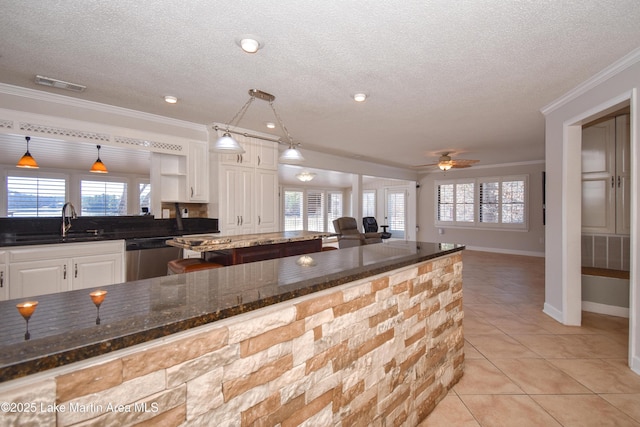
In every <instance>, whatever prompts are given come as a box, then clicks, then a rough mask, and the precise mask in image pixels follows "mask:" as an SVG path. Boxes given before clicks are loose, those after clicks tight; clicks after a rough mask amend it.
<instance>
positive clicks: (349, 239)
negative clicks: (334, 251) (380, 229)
mask: <svg viewBox="0 0 640 427" xmlns="http://www.w3.org/2000/svg"><path fill="white" fill-rule="evenodd" d="M333 228H334V229H335V230H336V233H337V234H338V246H339V247H340V248H349V247H352V246H360V245H368V244H371V243H381V242H382V237H381V233H361V232H360V230H359V229H358V222H357V221H356V219H355V218H352V217H348V216H343V217H341V218H338V219H335V220H333Z"/></svg>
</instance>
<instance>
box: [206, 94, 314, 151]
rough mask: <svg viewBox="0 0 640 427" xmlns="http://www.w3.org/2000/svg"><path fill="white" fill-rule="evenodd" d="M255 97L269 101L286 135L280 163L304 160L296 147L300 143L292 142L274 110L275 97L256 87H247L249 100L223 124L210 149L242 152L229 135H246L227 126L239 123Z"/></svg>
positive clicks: (234, 125)
mask: <svg viewBox="0 0 640 427" xmlns="http://www.w3.org/2000/svg"><path fill="white" fill-rule="evenodd" d="M256 98H258V99H261V100H263V101H267V102H269V106H270V107H271V110H272V111H273V114H274V116H275V117H276V121H277V122H278V124H279V125H280V127H281V128H282V130H283V131H284V133H285V135H286V139H287V142H286V143H287V144H288V145H289V148H287V149H286V150H285V151H284V152H283V153H282V155H281V156H280V158H279V161H280V163H288V164H299V163H302V162H304V157H302V154H300V151H299V150H298V149H297V148H296V147H297V146H299V145H300V144H299V143H294V142H293V138H292V137H291V134H290V133H289V131H288V130H287V128H286V127H285V125H284V123H283V122H282V119H281V118H280V115H279V114H278V112H277V111H276V107H275V106H274V105H273V101H275V99H276V97H275V96H274V95H271V94H270V93H267V92H263V91H261V90H258V89H249V100H248V101H247V102H245V104H244V105H243V106H242V107H241V108H240V110H239V111H238V112H237V113H236V115H235V116H233V118H232V119H231V120H230V121H229V122H227V123H226V124H225V130H224V133H223V134H222V136H221V137H220V138H218V140H217V141H216V143H215V144H214V146H213V149H212V151H214V152H216V153H232V154H242V153H244V149H243V148H242V146H241V145H240V144H239V143H238V141H236V140H235V139H233V137H232V136H231V133H238V134H242V135H246V134H245V133H240V132H237V131H232V130H230V129H229V128H230V127H231V126H233V127H237V126H238V124H239V123H240V120H242V117H243V116H244V115H245V113H246V112H247V110H248V109H249V107H250V106H251V103H252V102H253V100H254V99H256ZM214 129H216V130H218V127H217V126H214ZM263 139H264V138H263ZM278 143H282V142H281V141H280V140H278Z"/></svg>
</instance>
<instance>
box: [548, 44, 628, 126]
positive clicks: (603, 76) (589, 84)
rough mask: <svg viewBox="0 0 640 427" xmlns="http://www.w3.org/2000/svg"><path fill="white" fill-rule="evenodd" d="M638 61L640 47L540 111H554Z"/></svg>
mask: <svg viewBox="0 0 640 427" xmlns="http://www.w3.org/2000/svg"><path fill="white" fill-rule="evenodd" d="M638 62H640V48H637V49H634V50H632V51H631V52H630V53H628V54H627V55H625V56H623V57H622V58H620V59H619V60H617V61H616V62H614V63H613V64H611V65H609V66H608V67H607V68H605V69H604V70H602V71H600V72H599V73H597V74H596V75H594V76H593V77H591V78H589V79H588V80H586V81H584V82H583V83H581V84H579V85H578V86H576V87H574V88H573V89H571V90H570V91H569V92H567V93H565V94H564V95H562V96H561V97H560V98H558V99H556V100H555V101H553V102H551V103H550V104H548V105H546V106H544V107H543V108H541V109H540V112H541V113H542V114H543V115H545V116H546V115H548V114H550V113H552V112H553V111H555V110H557V109H558V108H560V107H562V106H564V105H566V104H568V103H569V102H571V101H573V100H574V99H576V98H578V97H579V96H581V95H584V94H585V93H587V92H588V91H590V90H591V89H593V88H595V87H597V86H598V85H600V84H601V83H603V82H604V81H606V80H608V79H610V78H611V77H613V76H615V75H616V74H618V73H620V72H622V71H624V70H626V69H627V68H629V67H631V66H632V65H635V64H637V63H638Z"/></svg>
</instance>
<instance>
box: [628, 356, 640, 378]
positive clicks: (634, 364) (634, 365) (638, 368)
mask: <svg viewBox="0 0 640 427" xmlns="http://www.w3.org/2000/svg"><path fill="white" fill-rule="evenodd" d="M630 368H631V370H632V371H633V372H635V373H636V374H638V375H640V356H635V357H632V358H631V366H630Z"/></svg>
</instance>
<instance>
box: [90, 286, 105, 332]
mask: <svg viewBox="0 0 640 427" xmlns="http://www.w3.org/2000/svg"><path fill="white" fill-rule="evenodd" d="M89 296H90V297H91V301H93V303H94V304H95V305H96V308H97V309H98V314H97V316H96V325H99V324H100V304H102V301H104V297H106V296H107V291H93V292H91V293H90V294H89Z"/></svg>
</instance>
